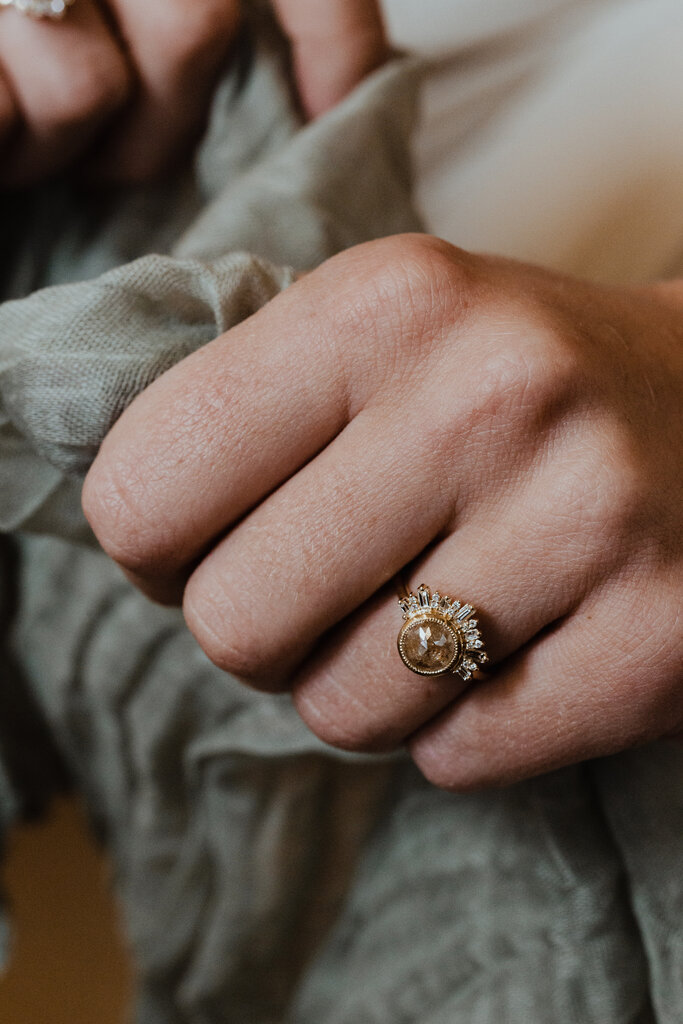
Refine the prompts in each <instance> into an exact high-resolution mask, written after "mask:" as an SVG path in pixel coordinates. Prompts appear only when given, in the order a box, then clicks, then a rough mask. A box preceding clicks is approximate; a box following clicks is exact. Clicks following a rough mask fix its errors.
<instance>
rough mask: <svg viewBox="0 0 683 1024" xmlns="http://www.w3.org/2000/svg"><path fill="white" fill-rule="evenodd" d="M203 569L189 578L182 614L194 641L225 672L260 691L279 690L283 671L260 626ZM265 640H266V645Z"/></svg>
mask: <svg viewBox="0 0 683 1024" xmlns="http://www.w3.org/2000/svg"><path fill="white" fill-rule="evenodd" d="M201 577H202V573H201V569H200V570H198V571H197V572H196V573H195V575H194V576H193V577H191V578H190V580H189V582H188V584H187V586H186V588H185V594H184V597H183V614H184V616H185V621H186V623H187V626H188V628H189V630H190V632H191V633H192V635H193V636H194V638H195V640H196V641H197V643H198V644H199V646H200V647H201V648H202V650H203V651H204V653H205V654H206V656H207V657H208V658H209V660H210V661H212V662H213V663H214V665H216V666H217V667H218V668H220V669H222V670H223V672H228V673H229V674H230V675H233V676H236V677H237V678H238V679H240V680H241V681H242V682H244V683H246V684H248V685H249V686H252V687H254V688H255V689H259V690H272V689H276V688H277V687H278V686H279V684H280V676H281V674H282V673H281V670H277V671H276V666H277V665H278V659H277V654H276V653H275V652H273V651H272V649H271V648H270V646H269V645H268V643H267V638H266V637H264V635H263V630H261V629H260V628H259V626H258V624H257V623H254V622H251V621H250V620H249V618H248V615H247V609H246V608H240V607H239V606H238V605H236V604H234V605H233V604H230V602H229V598H228V596H227V595H226V593H225V592H224V591H223V589H222V588H220V585H218V586H217V587H212V585H211V584H210V583H209V582H208V581H207V580H206V579H202V578H201ZM264 640H265V641H266V642H265V643H264Z"/></svg>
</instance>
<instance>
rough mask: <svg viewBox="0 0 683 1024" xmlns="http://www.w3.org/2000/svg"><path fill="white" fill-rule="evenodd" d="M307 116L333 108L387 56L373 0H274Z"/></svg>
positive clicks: (375, 4)
mask: <svg viewBox="0 0 683 1024" xmlns="http://www.w3.org/2000/svg"><path fill="white" fill-rule="evenodd" d="M274 6H275V9H276V11H277V14H278V16H279V18H280V22H281V24H282V27H283V29H284V31H285V33H286V34H287V36H288V37H289V39H290V42H291V45H292V52H293V58H294V73H295V76H296V80H297V85H298V89H299V96H300V98H301V103H302V106H303V109H304V113H305V114H306V115H307V116H308V117H317V116H318V115H319V114H323V113H324V112H325V111H326V110H329V108H330V107H333V106H334V105H335V104H336V103H338V102H339V101H340V100H341V99H343V98H344V96H346V94H347V93H349V92H351V90H352V89H353V88H354V86H356V85H357V84H358V83H359V82H360V81H361V79H363V78H364V77H365V76H366V75H367V74H368V73H369V72H370V71H373V70H374V69H375V68H376V67H379V65H380V64H382V63H383V62H384V61H385V60H386V58H387V56H388V53H389V45H388V42H387V38H386V35H385V31H384V24H383V21H382V14H381V11H380V6H379V3H377V2H376V0H274Z"/></svg>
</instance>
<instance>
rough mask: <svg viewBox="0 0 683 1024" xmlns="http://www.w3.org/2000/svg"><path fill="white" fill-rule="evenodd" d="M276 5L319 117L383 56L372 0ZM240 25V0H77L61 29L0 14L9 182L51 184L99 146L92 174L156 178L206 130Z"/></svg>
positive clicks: (0, 85)
mask: <svg viewBox="0 0 683 1024" xmlns="http://www.w3.org/2000/svg"><path fill="white" fill-rule="evenodd" d="M276 8H277V10H278V13H279V15H280V18H281V21H282V25H283V28H284V30H285V32H287V33H288V34H289V36H290V38H291V41H292V46H293V53H294V62H295V71H296V75H297V80H298V83H299V87H300V93H301V101H302V106H303V108H304V111H305V113H306V114H307V115H308V116H310V117H314V116H316V115H318V114H320V113H322V112H324V111H325V110H326V109H328V108H329V107H331V106H333V105H335V104H336V103H337V102H338V101H339V100H340V99H342V98H343V96H345V95H346V93H347V92H349V91H350V90H351V89H352V88H353V87H354V86H355V85H356V84H357V83H358V82H359V81H360V80H361V79H362V78H363V77H364V76H365V75H366V74H367V73H368V72H369V71H371V70H372V69H373V68H375V67H377V66H378V65H379V64H381V63H382V61H383V60H384V59H385V57H386V54H387V44H386V40H385V37H384V32H383V27H382V21H381V17H380V13H379V7H378V4H377V3H375V2H374V0H326V2H325V3H324V4H320V3H319V0H277V3H276ZM239 18H240V0H144V2H143V3H141V2H140V0H106V3H103V4H100V3H98V2H97V0H76V2H75V4H74V6H73V7H71V8H69V10H68V12H67V14H66V17H65V18H64V19H63V20H61V21H49V20H41V21H37V20H34V19H31V18H28V17H26V16H24V15H21V14H19V13H17V12H16V11H14V10H12V9H11V8H3V9H2V10H0V151H1V153H2V160H1V161H0V185H5V186H17V185H19V186H24V185H28V184H31V183H33V182H35V181H39V180H42V179H44V178H46V177H49V176H50V175H52V174H54V173H55V172H56V171H59V170H61V169H63V168H65V167H67V166H69V165H70V164H72V163H74V161H76V160H78V159H80V158H82V157H83V156H84V155H85V154H87V153H89V151H90V150H91V147H92V146H93V144H94V143H95V142H96V141H103V142H104V148H103V150H102V151H101V152H100V153H99V155H98V157H97V160H96V163H95V164H94V166H93V167H92V168H91V174H93V175H94V176H97V177H99V178H100V179H103V180H106V181H112V182H130V181H143V180H148V179H150V178H154V177H156V176H158V175H159V174H160V173H162V172H163V171H164V170H165V169H166V168H167V166H168V163H169V161H171V160H172V159H173V158H174V157H176V156H177V154H178V153H179V152H180V151H182V149H183V147H184V146H186V145H187V144H188V142H189V141H191V139H192V138H193V136H194V135H195V134H196V132H197V130H198V129H199V128H200V127H201V124H202V121H203V119H204V117H205V115H206V111H207V108H208V105H209V100H210V96H211V93H212V90H213V87H214V85H215V82H216V79H217V77H218V74H219V73H220V70H221V68H222V67H223V65H224V63H225V61H226V58H227V56H228V52H229V49H230V47H231V45H232V43H233V41H234V38H235V33H236V30H237V27H238V24H239ZM114 119H116V120H114ZM105 128H107V129H108V133H107V135H106V136H104V137H103V135H102V132H103V129H105Z"/></svg>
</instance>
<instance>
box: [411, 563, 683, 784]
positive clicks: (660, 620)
mask: <svg viewBox="0 0 683 1024" xmlns="http://www.w3.org/2000/svg"><path fill="white" fill-rule="evenodd" d="M643 589H644V588H643ZM643 589H641V588H636V587H635V586H633V584H632V583H631V585H630V586H629V585H628V584H627V583H617V584H615V583H610V584H608V585H606V586H604V587H603V588H601V590H600V591H596V592H595V594H594V596H593V597H592V598H590V599H588V600H587V601H585V602H584V604H583V605H582V606H581V608H580V609H579V610H578V611H577V612H576V613H575V614H574V615H573V616H572V617H571V618H569V619H568V620H566V621H564V622H562V623H558V624H557V625H556V626H555V627H554V628H553V629H552V631H550V632H548V633H546V634H542V635H541V636H540V637H539V638H538V639H537V640H536V641H535V642H534V643H532V644H530V645H529V646H528V647H527V648H524V649H523V650H522V651H520V652H518V654H517V655H516V656H515V657H514V658H511V659H509V661H508V662H507V663H506V662H504V663H503V664H502V665H501V666H500V668H499V669H498V670H497V671H496V674H495V676H494V677H493V678H491V679H490V680H488V681H486V682H482V683H479V684H478V685H476V686H474V687H472V688H471V689H470V690H468V691H466V693H465V694H464V695H463V696H462V697H461V698H460V699H459V700H458V701H457V702H456V703H455V704H453V705H451V706H450V707H449V708H448V709H447V710H446V711H444V712H443V713H442V714H441V715H439V716H438V717H437V718H435V719H433V720H432V721H431V722H430V723H428V724H427V725H426V726H425V727H424V728H422V729H421V730H420V731H419V732H417V733H415V734H414V736H413V737H412V739H411V740H410V741H409V744H408V745H409V748H410V753H411V755H412V757H413V760H414V761H415V763H416V764H417V766H418V768H419V769H420V770H421V771H422V773H423V774H424V775H425V776H426V778H427V779H429V780H430V781H431V782H433V783H434V785H436V786H439V787H441V788H443V789H453V790H469V789H481V788H485V787H489V786H500V785H507V784H509V783H512V782H517V781H519V780H520V779H523V778H528V777H531V776H533V775H539V774H541V773H542V772H546V771H550V770H553V769H556V768H561V767H564V766H565V765H569V764H576V763H578V762H579V761H584V760H586V759H588V758H593V757H602V756H605V755H608V754H614V753H617V752H618V751H620V750H625V749H627V748H629V747H632V746H636V745H639V744H641V743H645V742H647V741H649V740H653V739H657V738H659V737H662V736H665V735H670V734H672V733H674V732H676V730H679V731H680V730H681V729H683V690H682V687H681V679H682V677H683V664H682V663H681V662H682V658H681V651H682V650H683V636H681V628H680V623H681V621H682V618H681V615H680V609H678V613H677V605H678V604H679V601H680V595H677V594H676V591H675V589H674V588H671V587H670V585H668V583H667V582H666V581H664V582H662V581H659V583H658V584H655V585H654V586H653V587H652V588H651V593H650V594H649V595H648V594H647V593H643ZM676 624H678V626H676ZM672 627H673V628H672Z"/></svg>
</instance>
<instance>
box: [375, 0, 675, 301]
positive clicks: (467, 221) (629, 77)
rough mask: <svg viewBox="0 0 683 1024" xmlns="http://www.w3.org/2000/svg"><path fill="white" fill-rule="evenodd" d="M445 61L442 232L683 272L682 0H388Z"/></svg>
mask: <svg viewBox="0 0 683 1024" xmlns="http://www.w3.org/2000/svg"><path fill="white" fill-rule="evenodd" d="M385 7H386V12H387V18H388V22H389V26H390V29H391V32H392V36H393V38H394V39H395V41H396V42H397V43H398V44H400V45H405V46H408V47H411V48H417V49H418V50H421V51H422V52H426V53H430V54H431V55H433V56H436V57H437V58H438V61H439V66H438V69H437V70H436V71H435V73H434V74H433V75H432V77H431V79H430V80H429V82H428V84H427V86H426V88H425V90H424V95H423V106H424V120H423V124H422V129H421V131H420V133H419V135H418V137H417V140H416V144H415V155H416V161H417V169H418V176H417V178H418V199H419V204H420V206H421V207H422V212H423V214H424V218H425V221H426V223H427V225H428V227H429V230H430V231H433V232H434V233H435V234H438V235H441V236H442V237H444V238H447V239H448V240H449V241H451V242H454V243H456V244H458V245H461V246H463V247H465V248H470V249H475V250H484V251H491V252H497V253H502V254H505V255H509V256H514V257H518V258H520V259H524V260H529V261H532V262H537V263H542V264H545V265H550V266H553V267H555V268H557V269H560V270H564V271H567V272H570V273H576V274H581V275H585V276H590V277H593V278H597V279H600V280H605V281H615V282H617V281H643V280H648V279H654V278H658V277H662V276H670V275H674V274H678V273H683V130H681V126H682V125H683V59H682V58H681V55H682V54H683V3H682V2H681V0H421V2H419V3H416V2H414V0H385Z"/></svg>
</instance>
